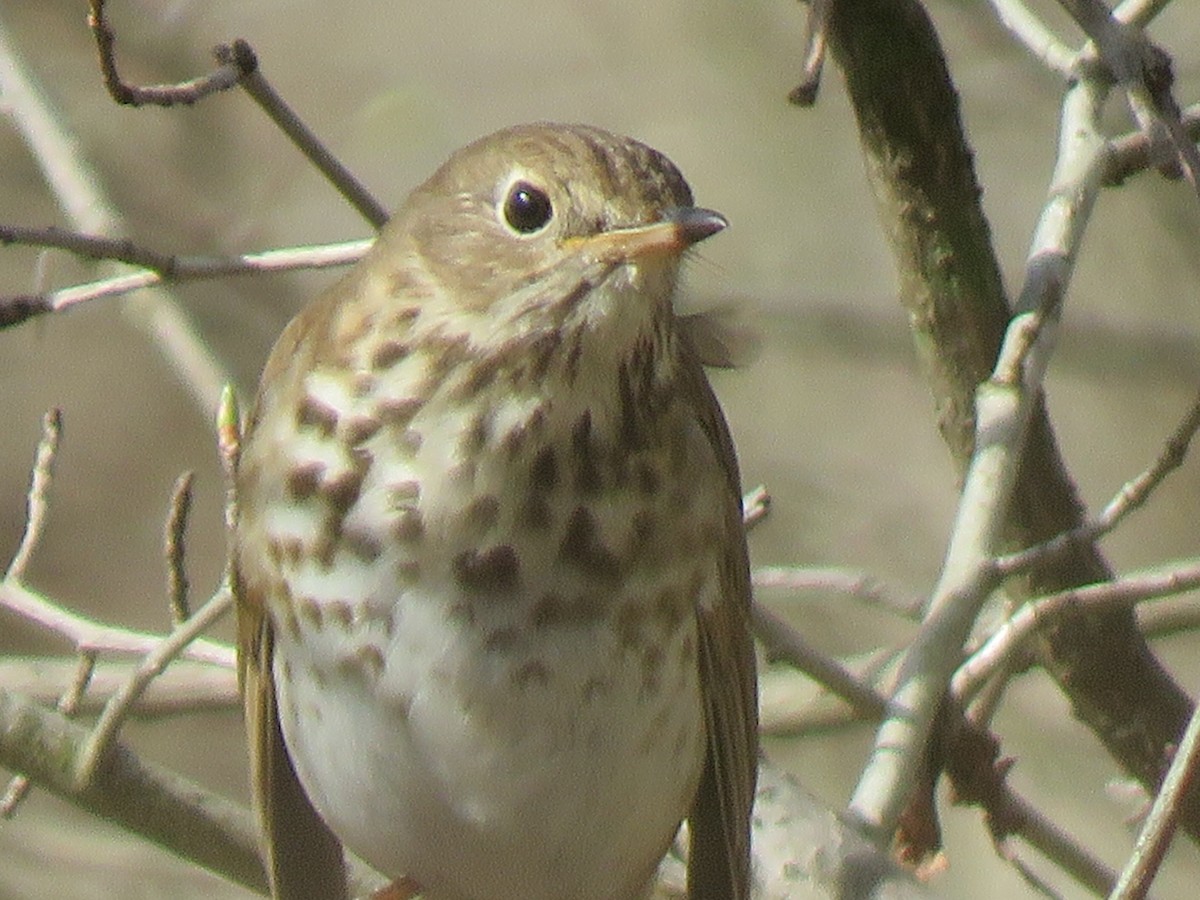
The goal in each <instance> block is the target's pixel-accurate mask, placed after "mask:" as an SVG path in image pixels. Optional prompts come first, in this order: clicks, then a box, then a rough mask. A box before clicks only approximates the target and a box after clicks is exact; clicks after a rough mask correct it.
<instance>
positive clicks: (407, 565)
mask: <svg viewBox="0 0 1200 900" xmlns="http://www.w3.org/2000/svg"><path fill="white" fill-rule="evenodd" d="M396 577H397V578H398V579H400V580H401V581H403V582H404V583H405V584H416V583H417V582H418V581H420V580H421V564H420V563H419V562H417V561H416V560H415V559H402V560H400V561H399V562H398V563H396Z"/></svg>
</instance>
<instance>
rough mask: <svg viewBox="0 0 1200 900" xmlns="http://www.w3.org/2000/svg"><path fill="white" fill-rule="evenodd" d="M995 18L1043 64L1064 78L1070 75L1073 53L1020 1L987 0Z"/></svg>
mask: <svg viewBox="0 0 1200 900" xmlns="http://www.w3.org/2000/svg"><path fill="white" fill-rule="evenodd" d="M990 2H991V4H992V8H993V9H994V10H995V11H996V18H998V19H999V20H1000V24H1002V25H1003V26H1004V27H1005V28H1007V29H1008V30H1009V31H1010V32H1012V35H1013V37H1015V38H1016V39H1017V40H1018V41H1020V42H1021V43H1022V44H1023V45H1024V46H1025V49H1027V50H1028V51H1029V52H1030V53H1032V54H1033V55H1034V56H1035V57H1037V58H1038V59H1039V60H1041V62H1042V65H1044V66H1045V67H1046V68H1047V69H1049V70H1050V71H1052V72H1057V73H1058V74H1059V75H1061V76H1062V77H1063V78H1070V77H1072V75H1073V73H1074V69H1075V58H1076V55H1077V54H1076V53H1075V51H1074V50H1072V49H1071V48H1070V47H1068V46H1067V45H1066V44H1064V43H1063V42H1062V41H1060V40H1059V39H1058V37H1057V36H1056V35H1055V34H1054V32H1053V31H1051V30H1050V29H1049V28H1047V27H1046V25H1045V23H1044V22H1042V20H1041V19H1039V18H1038V17H1037V15H1036V14H1035V13H1034V12H1033V11H1032V10H1030V9H1029V7H1028V6H1026V5H1025V3H1024V2H1023V0H990Z"/></svg>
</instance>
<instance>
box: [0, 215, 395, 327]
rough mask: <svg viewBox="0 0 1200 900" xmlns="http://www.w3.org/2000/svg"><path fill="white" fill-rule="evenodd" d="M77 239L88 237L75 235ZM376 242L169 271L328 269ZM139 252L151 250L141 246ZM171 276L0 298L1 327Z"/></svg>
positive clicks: (181, 276)
mask: <svg viewBox="0 0 1200 900" xmlns="http://www.w3.org/2000/svg"><path fill="white" fill-rule="evenodd" d="M75 237H77V238H79V237H84V238H86V237H87V236H84V235H76V236H75ZM373 243H374V240H373V239H370V240H357V241H345V242H342V243H337V244H324V245H319V246H306V247H281V248H280V249H278V250H267V251H264V252H262V253H246V254H243V255H241V256H173V257H170V258H169V262H168V263H167V264H166V270H168V271H169V272H170V273H171V274H170V278H171V280H172V281H173V282H181V281H194V280H201V279H209V278H224V277H227V276H230V275H254V274H257V273H260V272H290V271H295V270H299V269H324V268H330V267H334V266H347V265H350V264H351V263H355V262H357V261H358V260H360V259H362V257H363V256H364V254H366V252H367V251H368V250H369V249H371V245H372V244H373ZM138 252H145V253H149V252H152V251H146V250H142V249H140V248H139V251H138ZM166 280H167V278H166V276H165V275H164V274H163V272H161V271H157V270H154V269H139V270H135V271H133V272H125V273H122V274H120V275H116V276H113V277H111V278H103V279H101V280H99V281H93V282H89V283H87V284H80V285H75V286H72V287H67V288H61V289H59V290H56V291H49V292H47V293H44V294H27V295H20V296H14V297H4V298H0V328H7V327H9V326H12V325H17V324H19V323H21V322H24V321H25V320H26V319H30V318H33V317H34V316H38V315H42V314H45V313H55V312H63V311H64V310H67V309H70V308H72V307H74V306H78V305H79V304H81V303H87V302H89V301H91V300H99V299H102V298H104V297H117V296H120V295H122V294H129V293H132V292H133V291H137V290H141V289H143V288H148V287H153V286H154V285H158V284H162V283H163V282H165V281H166Z"/></svg>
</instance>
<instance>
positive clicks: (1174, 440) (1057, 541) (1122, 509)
mask: <svg viewBox="0 0 1200 900" xmlns="http://www.w3.org/2000/svg"><path fill="white" fill-rule="evenodd" d="M1197 430H1200V394H1197V396H1196V398H1195V399H1194V400H1193V401H1192V405H1191V406H1190V407H1188V410H1187V412H1186V413H1184V416H1183V419H1182V420H1181V421H1180V422H1179V424H1178V425H1176V426H1175V429H1174V430H1173V431H1172V432H1171V435H1170V437H1168V438H1167V440H1166V443H1165V444H1164V445H1163V448H1162V450H1161V451H1160V452H1159V454H1158V457H1157V458H1156V459H1155V460H1154V462H1153V463H1152V464H1151V465H1150V467H1149V468H1147V469H1146V470H1145V471H1144V472H1142V473H1141V474H1139V475H1138V476H1137V477H1136V478H1134V479H1132V480H1131V481H1128V482H1126V483H1125V484H1124V485H1123V486H1122V487H1121V490H1119V491H1118V492H1117V494H1116V496H1114V497H1113V498H1112V499H1111V500H1109V501H1108V503H1107V504H1106V505H1105V507H1104V509H1103V510H1101V512H1100V514H1099V515H1098V516H1096V517H1095V518H1093V519H1091V520H1089V521H1087V522H1084V523H1083V524H1082V525H1080V526H1079V527H1078V528H1073V529H1071V530H1070V531H1067V532H1064V533H1062V534H1060V535H1057V536H1055V537H1053V538H1051V539H1050V540H1048V541H1045V542H1044V543H1041V544H1037V545H1035V546H1033V547H1028V548H1026V549H1024V550H1020V551H1017V552H1016V553H1011V554H1009V555H1007V556H1002V557H999V558H997V560H996V562H995V565H996V568H997V569H998V570H999V572H1000V573H1001V574H1002V575H1004V576H1005V577H1009V576H1011V575H1015V574H1017V573H1018V572H1024V571H1027V570H1029V569H1030V568H1032V567H1034V566H1037V565H1042V564H1044V563H1046V562H1047V561H1049V560H1052V559H1054V558H1055V557H1057V556H1059V555H1060V554H1062V553H1065V552H1068V551H1069V550H1071V549H1072V548H1074V547H1077V546H1079V545H1081V544H1087V543H1091V542H1092V541H1095V540H1096V539H1097V538H1100V537H1103V536H1104V535H1106V534H1108V533H1109V532H1110V531H1112V530H1113V529H1114V528H1116V527H1117V525H1118V524H1120V522H1121V521H1122V520H1123V519H1124V518H1125V517H1126V516H1127V515H1129V514H1130V513H1131V512H1133V511H1134V510H1135V509H1138V508H1139V507H1141V506H1142V505H1143V504H1144V503H1145V502H1146V500H1147V499H1148V498H1149V497H1150V495H1151V494H1152V493H1153V492H1154V489H1155V488H1157V487H1158V486H1159V485H1160V484H1161V483H1162V482H1163V480H1164V479H1165V478H1166V477H1167V476H1168V475H1169V474H1171V473H1172V472H1174V471H1175V470H1176V469H1178V468H1179V467H1180V466H1181V465H1182V464H1183V461H1184V460H1185V459H1186V458H1187V453H1188V448H1189V447H1190V446H1191V442H1192V438H1193V437H1195V435H1196V431H1197Z"/></svg>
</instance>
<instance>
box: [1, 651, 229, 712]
mask: <svg viewBox="0 0 1200 900" xmlns="http://www.w3.org/2000/svg"><path fill="white" fill-rule="evenodd" d="M88 653H89V654H91V655H95V654H96V651H88ZM136 667H137V663H135V662H133V661H129V660H111V659H108V660H106V659H98V660H97V662H96V667H95V670H94V671H93V673H92V677H91V681H89V682H88V686H87V692H86V693H85V694H84V695H83V696H81V697H80V698H79V705H78V707H77V711H78V712H81V713H93V714H94V713H99V712H100V711H101V710H102V709H103V707H104V704H105V703H107V702H108V700H109V699H110V698H111V697H112V696H113V695H114V694H115V693H116V692H117V691H118V690H120V689H121V688H123V687H124V686H125V683H126V682H127V681H129V679H130V677H132V675H133V672H134V669H135V668H136ZM77 670H78V662H77V660H73V659H71V658H69V657H13V656H5V657H0V684H3V685H4V686H5V688H6V689H8V690H10V691H12V692H13V693H17V694H21V695H22V696H24V697H28V698H29V699H30V700H32V701H34V702H36V703H41V704H42V705H46V706H53V705H54V704H55V703H57V702H58V699H59V698H60V697H61V696H62V695H63V694H64V693H67V692H68V691H70V690H71V686H72V682H73V680H74V678H75V676H76V674H77ZM238 708H240V701H239V699H238V689H237V677H236V675H235V673H234V671H233V670H232V669H230V668H226V667H224V666H214V665H212V664H210V663H198V662H192V661H190V660H176V661H175V662H174V663H172V664H171V666H170V667H169V668H168V669H167V670H166V671H165V672H163V673H162V674H161V675H159V676H158V677H157V678H156V679H154V681H153V682H152V683H151V684H150V686H149V687H148V688H147V689H146V692H145V693H144V694H142V696H141V697H139V698H138V701H137V703H136V704H135V705H134V708H133V711H132V713H131V716H133V717H136V718H138V719H152V718H157V717H162V716H176V715H180V714H183V713H190V712H199V711H206V710H226V711H228V710H234V709H238Z"/></svg>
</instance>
